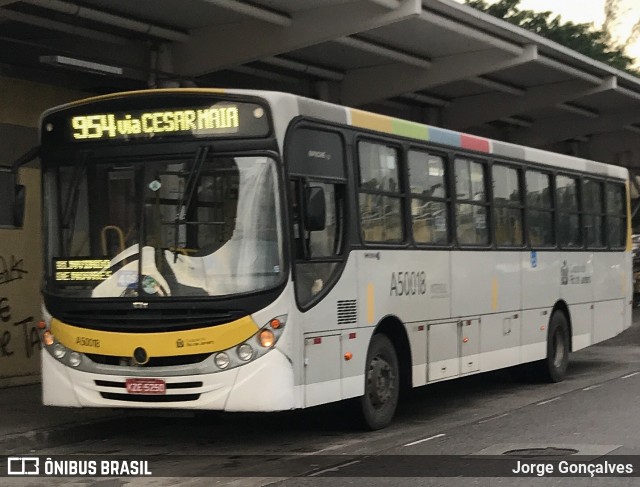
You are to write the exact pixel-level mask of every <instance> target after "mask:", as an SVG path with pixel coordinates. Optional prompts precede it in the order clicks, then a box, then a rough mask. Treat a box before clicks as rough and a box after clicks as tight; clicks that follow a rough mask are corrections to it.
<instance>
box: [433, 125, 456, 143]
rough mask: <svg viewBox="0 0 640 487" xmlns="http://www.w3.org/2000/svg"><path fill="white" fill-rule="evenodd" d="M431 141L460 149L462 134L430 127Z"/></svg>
mask: <svg viewBox="0 0 640 487" xmlns="http://www.w3.org/2000/svg"><path fill="white" fill-rule="evenodd" d="M429 140H430V141H431V142H435V143H437V144H444V145H451V146H453V147H460V134H459V133H458V132H454V131H452V130H446V129H441V128H437V127H429Z"/></svg>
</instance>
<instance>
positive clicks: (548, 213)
mask: <svg viewBox="0 0 640 487" xmlns="http://www.w3.org/2000/svg"><path fill="white" fill-rule="evenodd" d="M525 181H526V186H527V188H526V189H527V198H526V201H527V209H528V212H527V228H528V231H529V243H530V244H531V246H533V247H551V246H553V245H554V244H555V232H554V229H553V224H554V215H553V206H552V204H551V176H550V175H549V174H547V173H543V172H539V171H527V172H526V177H525Z"/></svg>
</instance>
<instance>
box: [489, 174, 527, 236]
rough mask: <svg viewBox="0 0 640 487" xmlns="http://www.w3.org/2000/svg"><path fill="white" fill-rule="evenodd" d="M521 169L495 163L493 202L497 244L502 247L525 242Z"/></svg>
mask: <svg viewBox="0 0 640 487" xmlns="http://www.w3.org/2000/svg"><path fill="white" fill-rule="evenodd" d="M519 173H520V171H519V170H518V169H515V168H513V167H507V166H503V165H500V164H494V165H493V204H494V210H493V211H494V221H495V228H496V244H497V245H499V246H502V247H505V246H515V247H519V246H521V245H522V244H523V242H524V238H523V233H522V212H523V207H524V206H523V204H522V192H521V191H520V174H519Z"/></svg>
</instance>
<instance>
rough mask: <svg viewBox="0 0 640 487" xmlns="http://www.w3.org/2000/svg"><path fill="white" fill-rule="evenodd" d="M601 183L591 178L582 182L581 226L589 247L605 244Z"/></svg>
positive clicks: (598, 246) (600, 246) (599, 246)
mask: <svg viewBox="0 0 640 487" xmlns="http://www.w3.org/2000/svg"><path fill="white" fill-rule="evenodd" d="M602 187H603V184H602V183H601V182H599V181H594V180H592V179H585V180H584V181H583V183H582V201H583V217H582V218H583V227H584V234H585V243H586V244H587V247H589V248H602V247H604V246H605V238H604V235H603V232H604V191H603V189H602Z"/></svg>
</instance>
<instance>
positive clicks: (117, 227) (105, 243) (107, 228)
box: [101, 225, 124, 255]
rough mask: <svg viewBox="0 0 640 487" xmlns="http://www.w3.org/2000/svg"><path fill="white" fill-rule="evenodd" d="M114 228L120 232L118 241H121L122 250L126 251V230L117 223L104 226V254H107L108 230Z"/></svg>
mask: <svg viewBox="0 0 640 487" xmlns="http://www.w3.org/2000/svg"><path fill="white" fill-rule="evenodd" d="M109 230H114V231H115V232H116V233H117V234H118V241H119V242H120V252H118V253H122V252H124V232H123V231H122V229H121V228H120V227H119V226H117V225H106V226H105V227H103V228H102V233H101V238H102V255H107V231H109Z"/></svg>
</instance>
